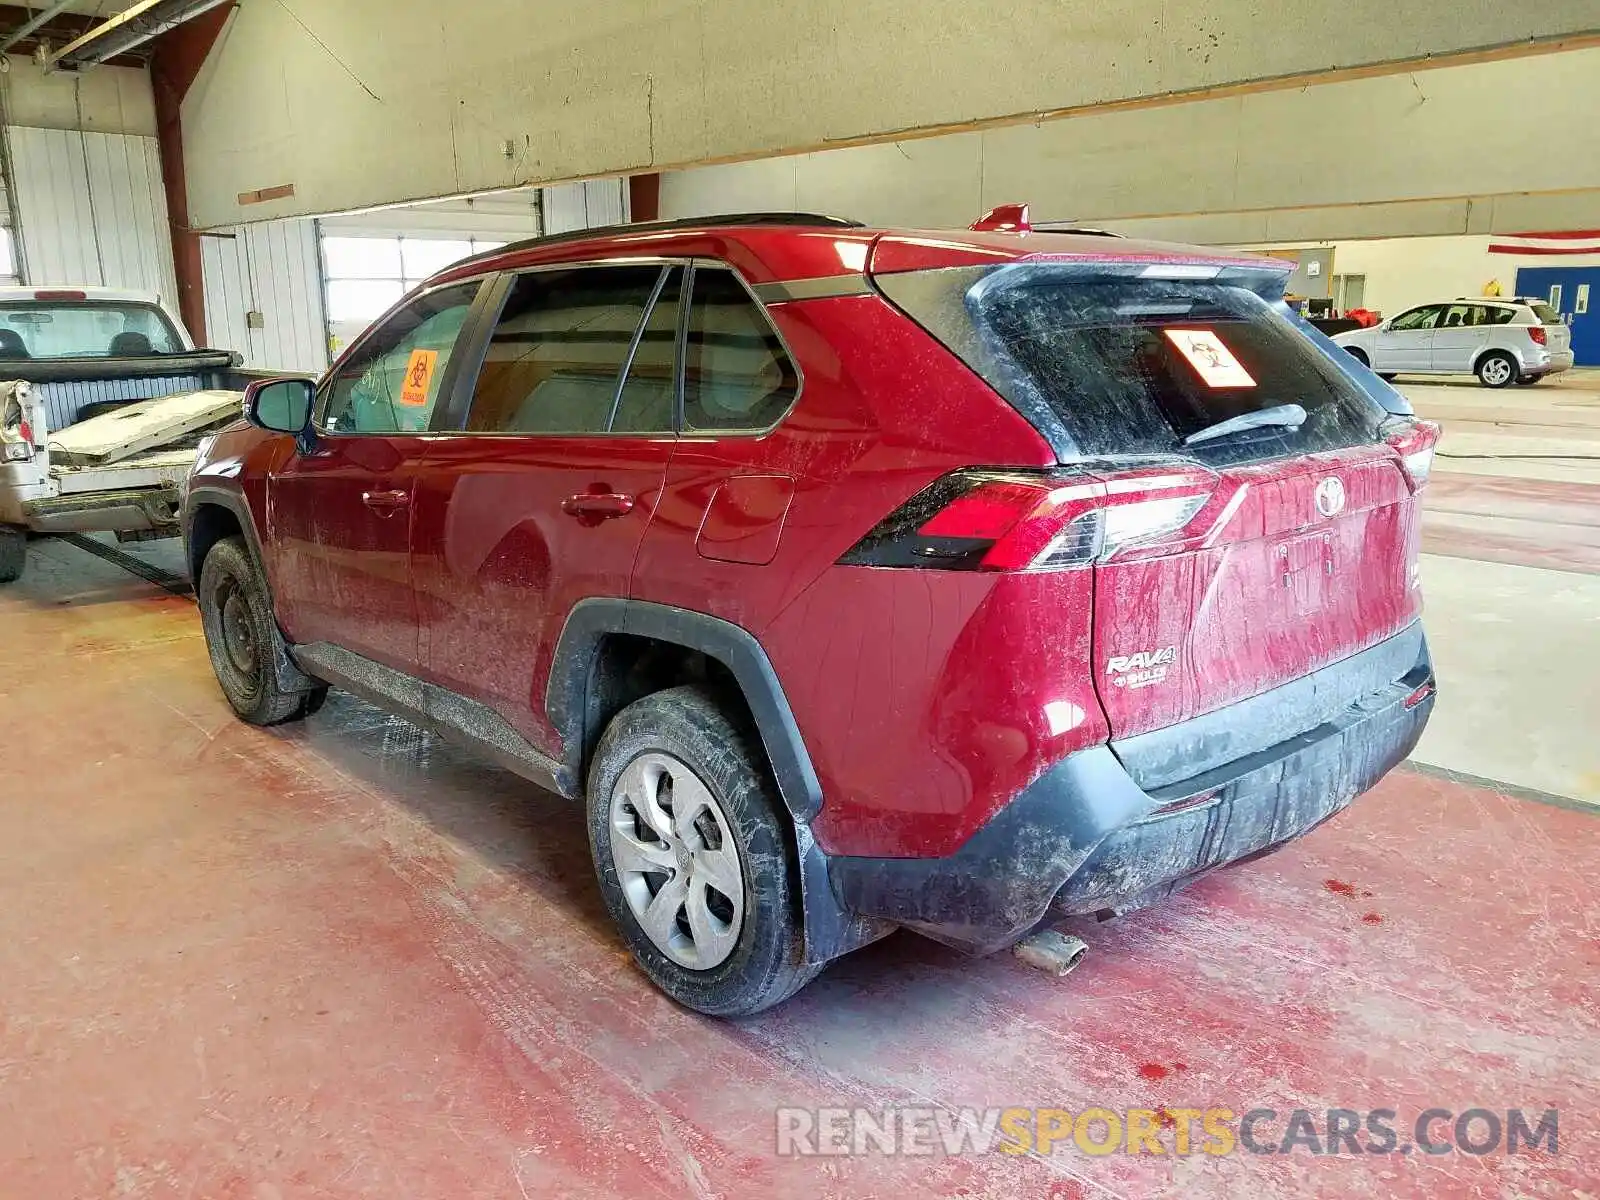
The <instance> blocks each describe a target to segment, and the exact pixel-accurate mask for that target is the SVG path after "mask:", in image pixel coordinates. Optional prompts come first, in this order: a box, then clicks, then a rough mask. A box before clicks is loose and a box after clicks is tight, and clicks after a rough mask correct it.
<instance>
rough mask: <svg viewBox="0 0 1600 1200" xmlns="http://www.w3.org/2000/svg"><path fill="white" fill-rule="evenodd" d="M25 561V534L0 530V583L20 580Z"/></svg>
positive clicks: (26, 548) (20, 531)
mask: <svg viewBox="0 0 1600 1200" xmlns="http://www.w3.org/2000/svg"><path fill="white" fill-rule="evenodd" d="M27 560H28V534H27V532H26V531H25V530H21V529H5V528H0V583H15V582H16V581H17V580H19V579H21V578H22V568H23V567H24V565H26V563H27Z"/></svg>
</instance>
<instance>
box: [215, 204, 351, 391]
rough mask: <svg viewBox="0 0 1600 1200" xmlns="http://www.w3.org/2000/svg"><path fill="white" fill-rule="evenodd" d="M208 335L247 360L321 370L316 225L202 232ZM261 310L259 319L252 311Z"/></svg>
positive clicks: (323, 351)
mask: <svg viewBox="0 0 1600 1200" xmlns="http://www.w3.org/2000/svg"><path fill="white" fill-rule="evenodd" d="M200 249H201V267H202V270H203V274H204V281H205V295H206V333H207V338H206V340H207V341H209V342H210V343H211V344H212V345H213V346H216V347H218V348H220V349H224V350H237V351H239V353H241V354H242V355H244V360H245V366H247V367H256V368H260V369H265V370H284V371H303V372H308V373H312V374H317V373H320V372H321V371H322V370H324V369H325V368H326V367H327V365H328V341H327V333H326V326H325V322H324V318H323V308H322V271H321V265H320V261H319V258H318V253H317V227H316V222H315V221H311V220H303V219H302V220H293V221H272V222H268V223H265V224H261V225H246V226H240V227H239V228H236V229H233V230H229V231H227V232H226V235H225V236H212V235H208V236H206V237H204V238H202V239H201V242H200ZM251 313H259V314H260V320H259V325H258V326H257V327H252V326H251V323H250V314H251Z"/></svg>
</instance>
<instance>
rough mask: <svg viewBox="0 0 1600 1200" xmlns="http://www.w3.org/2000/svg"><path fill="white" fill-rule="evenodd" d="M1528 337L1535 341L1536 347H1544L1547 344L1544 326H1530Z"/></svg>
mask: <svg viewBox="0 0 1600 1200" xmlns="http://www.w3.org/2000/svg"><path fill="white" fill-rule="evenodd" d="M1528 336H1529V337H1531V338H1532V339H1533V341H1534V344H1535V345H1537V346H1542V345H1544V344H1545V332H1544V326H1543V325H1530V326H1528Z"/></svg>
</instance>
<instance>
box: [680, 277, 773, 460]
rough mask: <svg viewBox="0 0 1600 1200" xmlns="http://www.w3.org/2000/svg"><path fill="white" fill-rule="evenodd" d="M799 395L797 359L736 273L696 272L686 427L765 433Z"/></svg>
mask: <svg viewBox="0 0 1600 1200" xmlns="http://www.w3.org/2000/svg"><path fill="white" fill-rule="evenodd" d="M799 393H800V376H799V373H798V372H797V371H796V370H795V366H794V363H793V361H791V360H790V358H789V355H788V353H787V352H786V351H785V350H784V348H783V343H782V342H781V341H779V340H778V335H777V333H776V332H775V331H774V330H773V328H772V325H771V323H770V322H769V321H768V320H767V316H766V313H765V312H763V311H762V309H761V306H760V305H758V304H757V303H756V302H755V300H754V299H752V298H751V296H750V294H749V293H748V292H747V291H745V289H744V287H743V286H742V285H741V284H740V283H739V281H738V279H737V278H735V276H734V274H733V272H731V271H725V270H720V269H716V268H704V269H699V270H696V272H695V276H694V297H693V300H692V302H691V306H690V309H689V330H688V339H687V342H686V344H685V346H684V371H683V424H684V428H685V429H690V430H721V429H726V430H756V429H766V428H768V427H769V426H771V425H772V424H773V423H774V422H776V421H777V420H778V418H780V417H781V416H783V414H784V413H785V412H787V411H788V410H789V407H790V405H792V404H793V403H794V400H795V397H796V396H797V395H799Z"/></svg>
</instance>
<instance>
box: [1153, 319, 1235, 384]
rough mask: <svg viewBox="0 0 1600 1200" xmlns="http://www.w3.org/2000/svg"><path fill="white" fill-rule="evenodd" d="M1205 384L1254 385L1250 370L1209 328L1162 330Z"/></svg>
mask: <svg viewBox="0 0 1600 1200" xmlns="http://www.w3.org/2000/svg"><path fill="white" fill-rule="evenodd" d="M1162 332H1163V333H1165V334H1166V335H1167V340H1168V341H1169V342H1171V343H1172V344H1173V345H1174V346H1176V347H1177V348H1178V352H1179V353H1180V354H1182V355H1183V356H1184V357H1185V358H1186V359H1188V360H1189V365H1190V366H1191V367H1193V368H1194V369H1195V372H1196V373H1197V374H1198V375H1199V376H1200V378H1201V379H1202V380H1204V381H1205V384H1206V386H1207V387H1214V388H1236V387H1255V385H1256V381H1255V380H1254V379H1252V378H1251V376H1250V372H1249V371H1246V370H1245V369H1244V365H1243V364H1242V363H1240V361H1239V360H1238V359H1237V358H1235V357H1234V356H1233V351H1231V350H1229V349H1228V347H1227V344H1226V343H1225V342H1224V341H1223V340H1222V339H1221V338H1219V337H1218V336H1217V335H1216V334H1215V333H1213V332H1212V331H1211V330H1209V329H1166V330H1163V331H1162Z"/></svg>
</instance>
